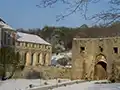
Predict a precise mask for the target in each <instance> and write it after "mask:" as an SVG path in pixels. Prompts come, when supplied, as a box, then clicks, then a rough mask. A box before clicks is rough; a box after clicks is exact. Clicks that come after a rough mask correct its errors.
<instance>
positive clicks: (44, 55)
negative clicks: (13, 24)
mask: <svg viewBox="0 0 120 90" xmlns="http://www.w3.org/2000/svg"><path fill="white" fill-rule="evenodd" d="M0 20H1V19H0ZM0 24H2V25H0V26H2V27H0V48H1V47H8V46H10V47H13V48H15V51H16V52H19V54H20V56H21V58H20V61H21V62H20V64H21V65H25V66H35V65H47V66H48V65H50V64H51V55H52V47H51V44H49V43H47V42H46V41H45V40H43V39H42V38H40V37H38V36H37V35H32V34H25V33H23V34H25V35H23V37H25V38H27V36H26V35H28V36H32V40H33V42H31V39H30V38H29V37H28V38H27V39H28V41H25V40H24V38H23V40H21V41H20V40H18V39H19V38H20V37H22V36H18V35H17V32H16V31H14V30H13V29H12V28H9V27H8V25H7V24H6V23H5V22H4V21H3V20H1V21H0ZM34 37H36V38H35V39H34ZM29 39H30V40H29ZM36 39H37V40H36ZM34 41H36V42H34ZM40 41H41V42H40Z"/></svg>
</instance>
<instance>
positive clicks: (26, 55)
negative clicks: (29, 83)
mask: <svg viewBox="0 0 120 90" xmlns="http://www.w3.org/2000/svg"><path fill="white" fill-rule="evenodd" d="M30 64H31V53H30V52H26V53H25V65H26V66H28V65H30Z"/></svg>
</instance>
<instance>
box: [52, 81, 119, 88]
mask: <svg viewBox="0 0 120 90" xmlns="http://www.w3.org/2000/svg"><path fill="white" fill-rule="evenodd" d="M94 82H96V81H94ZM94 82H84V83H80V84H73V85H68V86H66V87H59V88H55V89H53V90H120V83H113V84H94Z"/></svg>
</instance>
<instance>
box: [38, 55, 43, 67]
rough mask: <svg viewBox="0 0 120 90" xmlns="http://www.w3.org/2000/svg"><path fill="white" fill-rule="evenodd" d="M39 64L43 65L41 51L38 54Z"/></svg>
mask: <svg viewBox="0 0 120 90" xmlns="http://www.w3.org/2000/svg"><path fill="white" fill-rule="evenodd" d="M39 64H41V65H43V53H40V54H39Z"/></svg>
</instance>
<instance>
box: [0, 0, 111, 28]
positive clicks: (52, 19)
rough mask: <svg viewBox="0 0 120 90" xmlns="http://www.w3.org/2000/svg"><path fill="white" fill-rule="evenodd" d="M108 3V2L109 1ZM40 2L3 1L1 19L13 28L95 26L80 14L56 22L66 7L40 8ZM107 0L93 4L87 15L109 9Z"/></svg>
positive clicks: (0, 4)
mask: <svg viewBox="0 0 120 90" xmlns="http://www.w3.org/2000/svg"><path fill="white" fill-rule="evenodd" d="M107 1H108V0H107ZM39 2H40V0H1V1H0V17H1V18H2V19H3V20H5V21H6V22H7V23H8V24H9V25H10V26H12V27H13V28H15V29H17V28H24V29H28V28H43V27H44V26H46V25H47V26H65V27H79V26H81V25H82V24H87V25H89V26H91V25H93V23H94V21H92V20H85V19H84V18H83V17H82V16H81V14H80V12H77V13H75V14H72V15H70V16H68V17H66V18H65V19H64V20H60V21H59V22H56V15H59V14H61V13H64V11H66V9H65V8H66V7H65V5H63V4H61V3H57V4H56V5H55V6H53V7H52V8H38V7H36V5H37V4H39ZM108 8H109V5H108V4H107V2H106V0H102V2H100V3H98V4H94V5H93V4H91V5H90V6H89V8H88V12H87V15H88V16H91V15H93V14H95V13H97V12H100V11H102V10H105V9H108Z"/></svg>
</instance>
